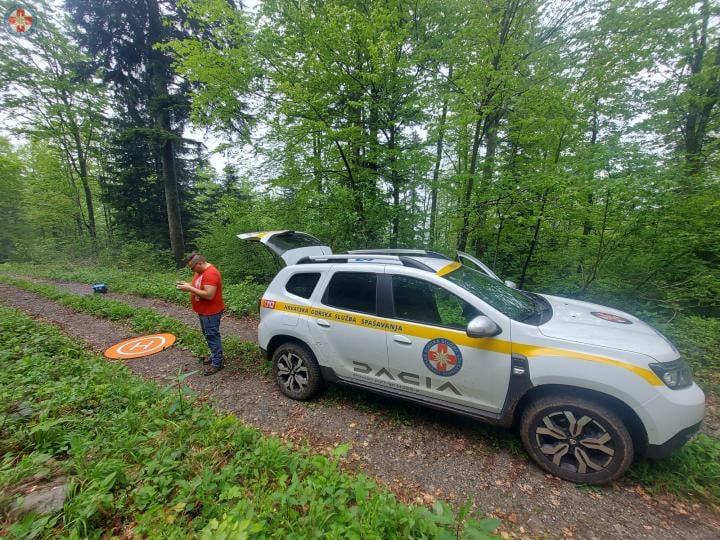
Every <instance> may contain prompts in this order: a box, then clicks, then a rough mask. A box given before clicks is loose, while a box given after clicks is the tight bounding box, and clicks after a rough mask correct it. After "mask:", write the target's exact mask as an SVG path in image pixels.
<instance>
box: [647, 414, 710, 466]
mask: <svg viewBox="0 0 720 540" xmlns="http://www.w3.org/2000/svg"><path fill="white" fill-rule="evenodd" d="M700 424H702V422H698V423H697V424H695V425H694V426H690V427H689V428H685V429H683V430H682V431H680V432H679V433H678V434H676V435H675V436H674V437H672V438H670V439H668V440H667V441H665V442H664V443H662V444H649V445H648V447H647V451H646V452H645V457H647V458H649V459H663V458H666V457H669V456H670V454H672V453H673V452H674V451H675V450H677V449H678V448H680V447H681V446H683V445H684V444H685V443H686V442H688V441H689V440H690V439H691V438H692V436H693V435H695V433H697V431H698V430H699V429H700Z"/></svg>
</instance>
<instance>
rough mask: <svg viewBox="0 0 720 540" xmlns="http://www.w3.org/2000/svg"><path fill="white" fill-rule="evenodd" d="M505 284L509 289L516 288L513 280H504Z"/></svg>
mask: <svg viewBox="0 0 720 540" xmlns="http://www.w3.org/2000/svg"><path fill="white" fill-rule="evenodd" d="M505 285H507V286H508V287H510V288H511V289H517V283H515V282H514V281H510V280H509V279H506V280H505Z"/></svg>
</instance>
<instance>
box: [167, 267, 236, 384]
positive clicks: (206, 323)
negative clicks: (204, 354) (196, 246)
mask: <svg viewBox="0 0 720 540" xmlns="http://www.w3.org/2000/svg"><path fill="white" fill-rule="evenodd" d="M187 267H188V268H189V269H190V270H192V271H193V272H194V273H195V274H194V275H193V278H192V284H190V283H186V282H185V281H178V282H177V285H176V286H175V287H176V288H177V289H178V290H181V291H186V292H189V293H190V303H191V304H192V308H193V311H195V313H197V314H198V316H199V317H200V328H202V333H203V335H204V336H205V340H206V341H207V344H208V347H210V353H211V356H210V359H209V360H205V361H204V362H203V364H205V365H208V366H210V367H209V368H208V369H207V370H206V371H205V372H204V373H203V375H213V374H214V373H217V372H218V371H220V370H221V369H222V368H223V350H222V341H221V339H220V319H221V318H222V314H223V310H224V309H225V304H223V296H222V276H221V275H220V272H219V271H218V269H217V268H215V267H214V266H213V265H212V264H210V263H209V262H207V260H206V259H205V257H203V256H202V255H198V254H197V253H193V254H192V255H190V257H189V258H188V260H187Z"/></svg>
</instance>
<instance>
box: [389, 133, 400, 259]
mask: <svg viewBox="0 0 720 540" xmlns="http://www.w3.org/2000/svg"><path fill="white" fill-rule="evenodd" d="M395 135H396V129H395V127H394V126H391V127H390V140H389V141H388V151H389V153H390V160H389V161H390V184H391V185H392V197H393V207H392V233H391V235H390V247H391V248H396V247H398V237H399V236H400V178H399V177H398V173H397V167H396V166H395V160H396V157H395Z"/></svg>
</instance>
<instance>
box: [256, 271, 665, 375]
mask: <svg viewBox="0 0 720 540" xmlns="http://www.w3.org/2000/svg"><path fill="white" fill-rule="evenodd" d="M452 265H457V266H460V263H452V264H449V265H447V266H446V267H444V268H442V269H440V270H439V271H438V274H439V273H440V272H442V271H443V270H445V269H446V268H448V267H449V266H452ZM457 266H455V267H454V268H453V269H450V270H448V271H447V272H445V273H448V272H451V271H452V270H454V269H455V268H457ZM261 306H262V307H264V308H266V309H276V310H279V311H286V312H288V313H297V314H298V315H309V316H311V317H317V318H320V319H327V320H331V321H336V322H340V323H343V324H352V325H354V326H362V327H365V328H371V329H373V330H384V331H388V332H396V333H401V334H407V335H409V336H414V337H419V338H424V339H435V338H439V337H440V338H445V339H449V340H451V341H453V342H454V343H456V344H457V345H463V346H465V347H473V348H475V349H482V350H485V351H491V352H496V353H502V354H511V353H513V352H515V353H518V354H522V355H524V356H527V357H528V358H533V357H541V356H561V357H563V358H568V359H570V360H586V361H589V362H598V363H601V364H606V365H609V366H615V367H619V368H622V369H626V370H628V371H631V372H632V373H635V374H636V375H638V376H639V377H642V378H643V379H644V380H645V381H647V382H648V383H649V384H651V385H653V386H662V385H663V382H662V381H661V380H660V378H659V377H658V376H657V375H655V373H653V372H652V371H651V370H649V369H646V368H642V367H639V366H634V365H632V364H628V363H626V362H621V361H620V360H614V359H612V358H606V357H604V356H597V355H594V354H588V353H583V352H580V351H574V350H571V349H558V348H556V347H542V346H539V345H527V344H523V343H512V342H510V341H507V340H504V339H495V338H471V337H470V336H468V335H467V334H466V333H465V331H463V330H453V329H450V328H438V327H435V326H427V325H423V324H416V323H410V322H406V321H397V320H392V319H383V318H381V317H373V316H372V315H363V314H361V313H347V312H344V311H337V310H334V309H327V308H316V307H311V306H302V305H299V304H291V303H288V302H280V301H275V300H269V299H266V298H263V299H262V301H261Z"/></svg>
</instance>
